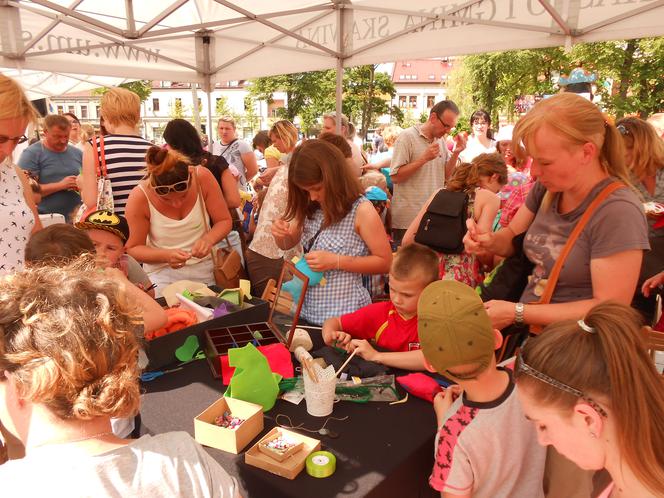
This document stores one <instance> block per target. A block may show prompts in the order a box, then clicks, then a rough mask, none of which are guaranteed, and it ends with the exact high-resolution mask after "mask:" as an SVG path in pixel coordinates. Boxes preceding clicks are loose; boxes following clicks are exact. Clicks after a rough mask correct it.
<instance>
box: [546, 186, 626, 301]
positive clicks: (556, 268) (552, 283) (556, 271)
mask: <svg viewBox="0 0 664 498" xmlns="http://www.w3.org/2000/svg"><path fill="white" fill-rule="evenodd" d="M624 186H625V185H623V184H622V183H620V182H611V183H610V184H608V185H607V186H606V187H604V188H603V189H602V191H601V192H600V193H599V194H598V195H597V197H595V198H594V199H593V201H592V202H591V203H590V205H589V206H588V208H587V209H586V211H585V212H584V213H583V216H581V219H580V220H579V221H578V223H577V224H576V226H575V227H574V230H572V233H571V234H570V236H569V238H568V239H567V243H566V244H565V246H564V247H563V250H562V252H561V253H560V256H558V259H557V260H556V263H555V264H554V265H553V269H552V270H551V273H550V274H549V278H548V280H547V282H546V287H545V288H544V292H543V293H542V297H541V298H540V300H539V301H537V302H536V303H534V304H549V302H551V297H553V291H554V290H555V289H556V284H557V283H558V278H559V277H560V272H561V270H562V269H563V265H564V264H565V260H566V259H567V256H569V253H570V252H572V248H573V247H574V244H575V243H576V240H577V239H578V238H579V235H581V232H582V231H583V229H584V228H585V227H586V225H587V224H588V222H589V221H590V218H591V217H592V215H593V213H594V212H595V210H596V209H597V208H598V207H599V206H600V204H602V202H604V200H605V199H606V198H607V197H608V196H609V195H611V194H612V193H613V192H615V191H616V190H618V189H619V188H623V187H624Z"/></svg>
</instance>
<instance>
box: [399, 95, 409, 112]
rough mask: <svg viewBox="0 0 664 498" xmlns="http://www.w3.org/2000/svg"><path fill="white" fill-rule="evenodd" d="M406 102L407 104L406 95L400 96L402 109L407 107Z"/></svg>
mask: <svg viewBox="0 0 664 498" xmlns="http://www.w3.org/2000/svg"><path fill="white" fill-rule="evenodd" d="M406 102H407V100H406V96H405V95H399V107H401V108H402V109H403V108H404V107H406Z"/></svg>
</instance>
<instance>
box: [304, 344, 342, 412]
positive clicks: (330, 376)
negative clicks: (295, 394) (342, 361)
mask: <svg viewBox="0 0 664 498" xmlns="http://www.w3.org/2000/svg"><path fill="white" fill-rule="evenodd" d="M307 354H308V353H307ZM311 370H312V371H313V372H315V376H316V377H315V380H314V379H313V378H311V377H310V375H309V374H308V373H305V375H303V377H304V399H305V401H306V402H307V413H309V415H313V416H314V417H326V416H328V415H329V414H330V413H332V408H333V407H334V391H335V388H336V385H337V377H336V376H335V374H334V367H332V366H328V367H327V368H325V369H323V368H321V367H320V366H319V365H316V364H314V365H312V366H311Z"/></svg>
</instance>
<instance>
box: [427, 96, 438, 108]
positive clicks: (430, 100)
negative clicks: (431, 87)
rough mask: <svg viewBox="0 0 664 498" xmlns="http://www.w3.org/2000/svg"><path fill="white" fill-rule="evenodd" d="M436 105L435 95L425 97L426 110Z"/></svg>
mask: <svg viewBox="0 0 664 498" xmlns="http://www.w3.org/2000/svg"><path fill="white" fill-rule="evenodd" d="M435 103H436V96H435V95H427V109H430V108H431V107H433V106H434V104H435Z"/></svg>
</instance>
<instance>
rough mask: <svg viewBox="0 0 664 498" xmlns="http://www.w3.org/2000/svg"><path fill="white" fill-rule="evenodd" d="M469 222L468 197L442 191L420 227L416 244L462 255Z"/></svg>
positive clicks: (462, 193) (458, 193)
mask: <svg viewBox="0 0 664 498" xmlns="http://www.w3.org/2000/svg"><path fill="white" fill-rule="evenodd" d="M467 218H468V194H466V193H464V192H452V191H450V190H445V189H442V190H440V191H438V193H437V194H436V195H435V196H434V198H433V199H432V200H431V203H430V204H429V207H428V208H427V211H426V213H424V215H423V216H422V220H421V221H420V225H419V226H418V227H417V233H416V234H415V242H417V243H418V244H423V245H425V246H428V247H430V248H431V249H433V250H434V251H437V252H442V253H445V254H461V253H462V252H463V237H464V235H466V231H467V227H466V219H467Z"/></svg>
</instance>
